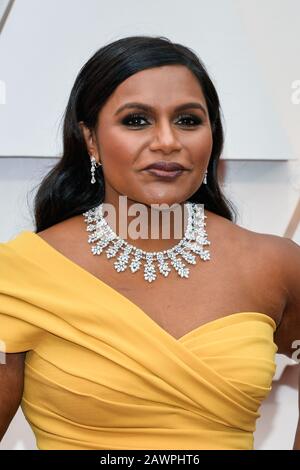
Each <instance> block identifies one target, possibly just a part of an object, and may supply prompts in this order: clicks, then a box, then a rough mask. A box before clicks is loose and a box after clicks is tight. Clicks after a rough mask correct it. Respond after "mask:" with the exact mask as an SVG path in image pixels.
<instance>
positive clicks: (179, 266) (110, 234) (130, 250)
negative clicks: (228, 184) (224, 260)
mask: <svg viewBox="0 0 300 470" xmlns="http://www.w3.org/2000/svg"><path fill="white" fill-rule="evenodd" d="M187 208H188V223H187V227H186V230H185V234H184V237H183V238H182V239H181V240H180V242H179V243H177V244H176V245H175V246H173V247H172V248H170V249H168V250H164V251H144V250H141V249H140V248H136V247H135V246H133V245H131V244H130V243H128V242H126V240H124V239H123V238H120V237H119V236H118V235H117V234H116V233H115V232H114V231H113V230H112V229H111V227H110V226H109V225H108V223H107V222H106V220H105V218H104V217H103V204H102V203H101V204H100V205H99V206H98V207H95V208H93V209H90V210H88V211H87V212H84V213H83V214H82V215H83V216H84V221H85V222H86V223H87V228H86V230H87V231H88V232H91V234H90V235H89V236H88V243H90V244H92V246H91V252H92V253H93V255H100V254H101V253H102V252H103V251H104V252H105V253H106V256H107V258H116V261H115V262H114V268H115V270H116V271H117V272H123V271H125V270H127V269H128V268H129V269H130V270H131V272H132V273H135V272H137V271H138V270H140V269H141V267H142V266H143V268H144V279H145V280H146V281H148V282H152V281H155V279H156V278H157V271H158V272H159V273H160V274H161V275H162V276H164V277H167V276H168V275H169V273H170V272H171V270H172V268H173V269H174V270H175V271H176V272H177V274H178V275H179V276H180V277H181V278H188V277H189V273H190V270H189V267H188V266H187V265H186V264H185V262H186V263H188V264H196V257H197V256H199V257H200V258H201V259H202V260H203V261H207V260H210V252H209V250H207V249H206V250H205V249H203V246H204V245H210V241H209V240H208V239H207V233H206V229H205V226H206V223H205V219H206V218H207V216H206V215H205V214H204V206H203V205H200V204H196V203H190V202H188V203H187ZM143 261H145V262H143Z"/></svg>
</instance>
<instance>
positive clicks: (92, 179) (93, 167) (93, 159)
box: [91, 155, 102, 184]
mask: <svg viewBox="0 0 300 470" xmlns="http://www.w3.org/2000/svg"><path fill="white" fill-rule="evenodd" d="M101 165H102V163H97V161H96V158H95V157H94V155H92V156H91V173H92V178H91V183H92V184H94V183H96V179H95V171H96V168H97V167H99V166H101Z"/></svg>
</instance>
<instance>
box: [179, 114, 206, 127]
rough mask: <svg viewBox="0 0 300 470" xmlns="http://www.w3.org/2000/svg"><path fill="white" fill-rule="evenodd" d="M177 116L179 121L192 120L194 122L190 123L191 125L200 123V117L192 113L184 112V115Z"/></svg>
mask: <svg viewBox="0 0 300 470" xmlns="http://www.w3.org/2000/svg"><path fill="white" fill-rule="evenodd" d="M179 117H180V121H181V120H188V121H193V122H194V124H192V125H191V127H194V126H198V125H199V124H201V123H202V120H201V119H200V118H198V116H195V115H194V114H184V115H182V116H179ZM188 127H190V126H188Z"/></svg>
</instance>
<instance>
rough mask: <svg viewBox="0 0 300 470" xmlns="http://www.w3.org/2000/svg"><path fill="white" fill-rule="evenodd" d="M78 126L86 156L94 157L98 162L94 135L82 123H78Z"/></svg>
mask: <svg viewBox="0 0 300 470" xmlns="http://www.w3.org/2000/svg"><path fill="white" fill-rule="evenodd" d="M78 124H79V126H80V128H81V131H82V135H83V138H84V140H85V144H86V148H87V152H88V154H89V155H90V156H92V155H94V157H95V158H96V160H97V161H98V160H99V158H98V153H97V145H96V139H95V136H94V133H93V132H92V131H91V130H90V129H89V128H88V127H87V126H86V125H85V124H84V122H83V121H79V122H78Z"/></svg>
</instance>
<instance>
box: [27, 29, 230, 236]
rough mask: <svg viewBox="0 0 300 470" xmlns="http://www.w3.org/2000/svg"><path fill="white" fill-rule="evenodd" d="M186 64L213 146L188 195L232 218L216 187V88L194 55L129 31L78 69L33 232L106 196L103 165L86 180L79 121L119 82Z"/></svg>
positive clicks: (219, 137) (89, 122) (93, 115)
mask: <svg viewBox="0 0 300 470" xmlns="http://www.w3.org/2000/svg"><path fill="white" fill-rule="evenodd" d="M170 64H177V65H184V66H186V67H188V68H189V69H190V70H191V72H192V73H193V74H194V75H195V77H196V78H197V80H198V81H199V84H200V86H201V89H202V92H203V94H204V97H205V100H206V103H207V108H208V113H209V119H210V122H211V127H212V136H213V147H212V153H211V157H210V161H209V165H208V168H207V170H208V174H207V184H202V182H201V183H200V184H199V188H198V189H197V191H196V192H195V193H194V194H193V195H192V196H191V197H190V198H189V199H188V201H190V202H196V203H204V205H205V208H206V209H207V210H209V211H211V212H214V213H215V214H218V215H220V216H222V217H224V218H226V219H228V220H230V221H234V222H235V221H236V212H235V208H234V207H233V205H232V203H231V202H230V201H228V200H227V199H226V198H225V196H224V194H222V191H221V189H220V187H219V182H218V163H219V158H220V155H221V152H222V149H223V142H224V133H223V127H222V123H221V106H220V102H219V98H218V94H217V92H216V89H215V87H214V85H213V83H212V81H211V79H210V77H209V75H208V73H207V71H206V69H205V66H204V65H203V63H202V62H201V60H200V59H199V58H198V57H197V55H196V54H195V53H194V52H193V51H192V50H191V49H189V48H187V47H185V46H183V45H181V44H177V43H173V42H172V41H171V40H169V39H168V38H166V37H160V36H159V37H151V36H129V37H125V38H122V39H118V40H116V41H114V42H112V43H109V44H107V45H105V46H104V47H101V48H100V49H99V50H97V51H96V52H95V53H94V55H93V56H92V57H91V58H90V59H89V60H88V61H87V62H86V63H85V64H84V65H83V67H82V68H81V70H80V71H79V73H78V75H77V77H76V79H75V82H74V85H73V88H72V90H71V94H70V97H69V100H68V104H67V107H66V109H65V112H64V115H63V118H64V122H63V153H62V156H61V158H60V159H59V161H58V163H57V164H56V165H55V166H54V167H53V168H52V169H51V171H49V172H48V173H47V174H46V176H45V177H44V178H43V179H42V181H41V183H40V184H39V185H38V186H39V187H38V191H37V192H36V195H35V197H34V219H35V220H34V222H35V233H37V232H40V231H42V230H45V229H46V228H48V227H51V226H52V225H54V224H57V223H58V222H61V221H63V220H66V219H69V218H70V217H73V216H76V215H79V214H82V213H83V212H86V211H88V210H89V209H92V208H94V207H96V206H98V205H99V204H100V203H101V202H102V201H103V200H104V191H105V186H104V177H103V172H102V166H100V167H98V168H96V172H95V178H96V183H97V184H93V185H92V184H90V179H91V161H90V156H89V154H88V151H87V147H86V143H85V140H84V137H83V133H82V130H81V128H80V125H79V122H80V121H83V122H84V123H85V125H86V126H87V127H88V128H89V129H91V130H95V128H96V125H97V118H98V113H99V111H100V110H101V107H102V106H103V105H104V103H105V102H106V100H107V99H108V98H109V97H110V95H111V94H112V93H113V91H114V90H115V89H116V88H117V86H118V85H120V83H122V82H123V81H124V80H126V79H127V78H128V77H130V76H131V75H134V74H135V73H137V72H139V71H141V70H145V69H147V68H152V67H159V66H162V65H170Z"/></svg>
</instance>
